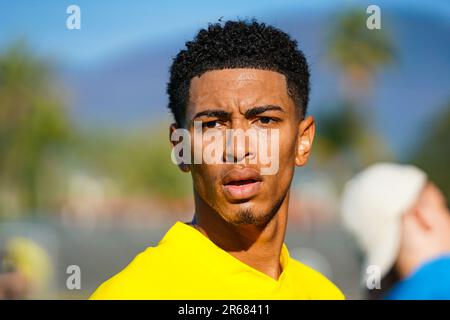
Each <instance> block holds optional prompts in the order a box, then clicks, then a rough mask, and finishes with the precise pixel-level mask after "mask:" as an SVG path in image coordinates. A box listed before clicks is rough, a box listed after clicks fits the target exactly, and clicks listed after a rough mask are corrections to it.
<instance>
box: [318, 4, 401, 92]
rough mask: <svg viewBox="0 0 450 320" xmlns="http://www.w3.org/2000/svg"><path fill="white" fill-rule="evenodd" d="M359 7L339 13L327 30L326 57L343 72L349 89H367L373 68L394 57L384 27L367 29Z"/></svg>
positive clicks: (377, 67)
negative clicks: (335, 20) (328, 31)
mask: <svg viewBox="0 0 450 320" xmlns="http://www.w3.org/2000/svg"><path fill="white" fill-rule="evenodd" d="M367 17H368V16H367V15H366V14H365V13H364V11H362V10H355V11H349V12H346V13H345V14H343V15H341V16H340V17H339V18H338V20H337V22H336V23H335V25H334V26H333V28H332V29H331V32H330V34H329V40H328V50H327V52H328V58H329V59H330V61H331V62H332V63H334V64H335V65H337V66H338V67H339V68H340V69H341V70H342V71H343V74H344V80H345V84H346V86H348V88H350V93H353V94H358V93H363V94H367V93H369V91H370V89H371V86H372V84H373V77H374V75H375V72H376V71H378V70H379V69H380V68H381V67H383V66H384V65H387V64H390V63H392V62H393V61H394V60H395V53H394V47H393V45H392V41H391V39H390V37H389V36H388V33H387V31H386V28H383V27H382V28H381V29H379V30H377V29H375V30H370V29H368V28H367V27H366V19H367Z"/></svg>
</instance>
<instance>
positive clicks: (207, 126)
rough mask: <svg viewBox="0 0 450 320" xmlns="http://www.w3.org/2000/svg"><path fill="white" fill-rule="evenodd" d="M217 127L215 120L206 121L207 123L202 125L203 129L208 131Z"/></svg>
mask: <svg viewBox="0 0 450 320" xmlns="http://www.w3.org/2000/svg"><path fill="white" fill-rule="evenodd" d="M217 125H218V122H217V121H216V120H213V121H207V122H204V123H203V128H209V129H212V128H215V127H217Z"/></svg>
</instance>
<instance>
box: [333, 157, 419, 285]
mask: <svg viewBox="0 0 450 320" xmlns="http://www.w3.org/2000/svg"><path fill="white" fill-rule="evenodd" d="M426 180H427V176H426V174H425V173H424V172H423V171H422V170H420V169H418V168H416V167H414V166H411V165H399V164H394V163H378V164H375V165H372V166H370V167H369V168H367V169H365V170H363V171H362V172H360V173H358V174H357V175H356V176H355V177H353V178H352V179H351V180H350V181H348V182H347V183H346V185H345V187H344V192H343V194H342V199H341V201H342V202H341V214H342V219H343V223H344V226H345V227H346V228H347V229H348V230H349V231H350V232H352V233H353V235H354V236H355V237H356V239H357V241H358V242H359V245H360V246H361V248H362V249H363V251H364V253H365V256H366V259H365V266H364V268H363V278H364V275H366V268H367V267H368V266H371V265H375V266H378V267H379V268H380V269H379V270H380V272H381V277H383V276H385V275H386V273H388V271H389V270H390V269H391V267H392V266H393V264H394V263H395V260H396V259H397V255H398V250H399V247H400V232H401V218H402V215H403V214H404V213H405V211H407V210H408V209H409V208H411V207H412V206H413V205H414V203H415V202H416V201H417V198H418V196H419V194H420V192H421V190H422V189H423V187H424V186H425V184H426Z"/></svg>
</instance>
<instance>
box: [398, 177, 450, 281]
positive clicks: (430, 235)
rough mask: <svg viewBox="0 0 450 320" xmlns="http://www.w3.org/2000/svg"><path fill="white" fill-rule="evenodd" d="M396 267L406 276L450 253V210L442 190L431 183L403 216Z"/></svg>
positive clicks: (403, 276)
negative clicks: (432, 260) (424, 264)
mask: <svg viewBox="0 0 450 320" xmlns="http://www.w3.org/2000/svg"><path fill="white" fill-rule="evenodd" d="M401 228H402V229H401V230H402V236H401V242H400V243H401V244H400V250H399V255H398V258H397V261H396V268H397V270H398V272H399V274H400V276H401V277H402V278H405V277H407V276H408V275H410V274H411V273H412V272H414V270H416V269H417V268H418V267H419V266H421V265H422V264H423V263H425V262H427V261H429V260H431V259H433V258H436V257H438V256H440V255H443V254H450V237H449V235H450V212H449V209H448V206H447V203H446V200H445V197H444V195H443V194H442V192H441V191H440V190H439V189H438V188H437V187H436V186H435V185H434V184H433V183H431V182H429V183H427V185H426V186H425V187H424V189H423V190H422V192H421V193H420V196H419V197H418V199H417V202H416V203H415V204H414V206H413V207H412V208H411V209H410V210H408V212H406V213H405V214H404V215H403V220H402V226H401Z"/></svg>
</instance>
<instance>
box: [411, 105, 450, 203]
mask: <svg viewBox="0 0 450 320" xmlns="http://www.w3.org/2000/svg"><path fill="white" fill-rule="evenodd" d="M423 132H424V133H425V137H424V139H423V140H422V141H420V142H419V144H418V146H417V148H416V152H415V153H414V154H413V156H412V157H411V162H412V163H414V164H416V165H417V166H419V167H420V168H422V169H423V170H425V172H427V174H428V176H429V178H430V180H431V181H433V182H434V183H436V184H437V185H438V186H439V187H440V189H441V190H442V191H443V192H444V194H445V196H446V197H447V200H449V199H450V174H449V164H450V143H449V142H448V137H450V102H449V103H447V106H446V108H444V111H443V113H442V114H439V115H438V116H437V118H436V119H433V123H432V124H431V125H429V126H427V128H426V130H423Z"/></svg>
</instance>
